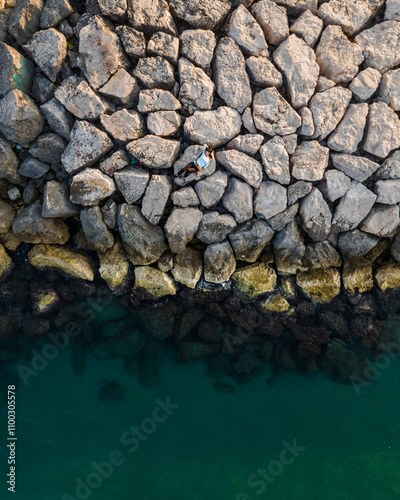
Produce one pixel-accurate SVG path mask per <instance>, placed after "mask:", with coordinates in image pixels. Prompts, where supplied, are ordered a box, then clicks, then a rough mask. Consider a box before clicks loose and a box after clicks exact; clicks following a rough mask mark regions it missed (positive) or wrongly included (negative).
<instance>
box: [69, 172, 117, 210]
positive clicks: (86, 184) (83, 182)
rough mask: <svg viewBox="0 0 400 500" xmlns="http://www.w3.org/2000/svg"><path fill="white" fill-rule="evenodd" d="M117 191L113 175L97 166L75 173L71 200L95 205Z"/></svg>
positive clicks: (80, 203)
mask: <svg viewBox="0 0 400 500" xmlns="http://www.w3.org/2000/svg"><path fill="white" fill-rule="evenodd" d="M114 192H115V184H114V181H113V180H112V179H111V177H108V175H106V174H103V173H102V172H100V170H97V169H95V168H86V169H85V170H82V172H80V173H79V174H76V175H74V177H73V178H72V183H71V186H70V200H71V201H72V202H73V203H78V204H79V205H83V206H85V207H87V206H94V205H98V204H99V202H100V201H101V200H104V199H105V198H108V197H109V196H111V195H112V194H113V193H114Z"/></svg>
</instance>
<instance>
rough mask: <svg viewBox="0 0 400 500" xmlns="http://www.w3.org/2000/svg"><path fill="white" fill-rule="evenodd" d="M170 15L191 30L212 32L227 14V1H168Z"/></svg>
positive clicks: (228, 6)
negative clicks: (184, 23) (197, 29)
mask: <svg viewBox="0 0 400 500" xmlns="http://www.w3.org/2000/svg"><path fill="white" fill-rule="evenodd" d="M169 5H170V8H171V10H172V13H173V14H174V15H175V16H176V17H177V18H178V19H181V20H182V21H184V22H186V23H188V24H189V25H190V26H192V27H193V28H200V29H204V30H212V29H213V28H215V26H216V25H217V24H218V23H220V22H221V21H222V20H223V19H224V18H225V16H226V15H227V14H228V12H229V10H230V8H231V4H230V2H229V1H228V0H170V2H169Z"/></svg>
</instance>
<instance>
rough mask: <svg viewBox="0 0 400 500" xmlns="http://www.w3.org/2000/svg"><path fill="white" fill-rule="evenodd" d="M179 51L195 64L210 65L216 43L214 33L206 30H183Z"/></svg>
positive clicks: (205, 66)
mask: <svg viewBox="0 0 400 500" xmlns="http://www.w3.org/2000/svg"><path fill="white" fill-rule="evenodd" d="M180 39H181V53H182V56H183V57H186V58H187V59H189V61H191V62H192V63H193V64H195V65H196V66H200V68H203V69H206V68H208V67H209V66H210V64H211V61H212V59H213V56H214V49H215V45H216V43H217V41H216V39H215V35H214V33H213V32H212V31H208V30H185V31H183V32H182V34H181V36H180Z"/></svg>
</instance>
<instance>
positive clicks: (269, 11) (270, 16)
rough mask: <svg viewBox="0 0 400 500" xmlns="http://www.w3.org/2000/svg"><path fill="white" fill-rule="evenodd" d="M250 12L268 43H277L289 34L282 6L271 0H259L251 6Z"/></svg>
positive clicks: (284, 10) (285, 14)
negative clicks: (259, 0)
mask: <svg viewBox="0 0 400 500" xmlns="http://www.w3.org/2000/svg"><path fill="white" fill-rule="evenodd" d="M251 13H252V14H253V16H254V17H255V18H256V20H257V21H258V23H259V25H260V26H261V28H262V29H263V31H264V35H265V38H266V39H267V41H268V42H269V43H270V44H272V45H279V44H280V43H282V42H283V41H284V40H285V39H286V38H287V37H288V36H289V23H288V18H287V13H286V9H285V8H284V7H280V6H279V5H276V3H275V2H273V1H271V0H261V2H257V3H256V4H255V5H253V6H252V8H251Z"/></svg>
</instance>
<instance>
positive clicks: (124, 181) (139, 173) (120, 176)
mask: <svg viewBox="0 0 400 500" xmlns="http://www.w3.org/2000/svg"><path fill="white" fill-rule="evenodd" d="M149 178H150V174H149V172H148V171H147V170H145V169H144V168H140V167H137V166H130V167H125V168H123V169H122V170H118V171H117V172H115V173H114V180H115V183H116V184H117V187H118V190H119V191H120V192H121V194H122V196H123V197H124V198H125V201H126V202H127V203H128V204H129V205H131V204H132V203H135V202H136V201H138V200H139V199H140V198H141V197H142V195H143V194H144V192H145V190H146V187H147V184H148V182H149Z"/></svg>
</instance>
